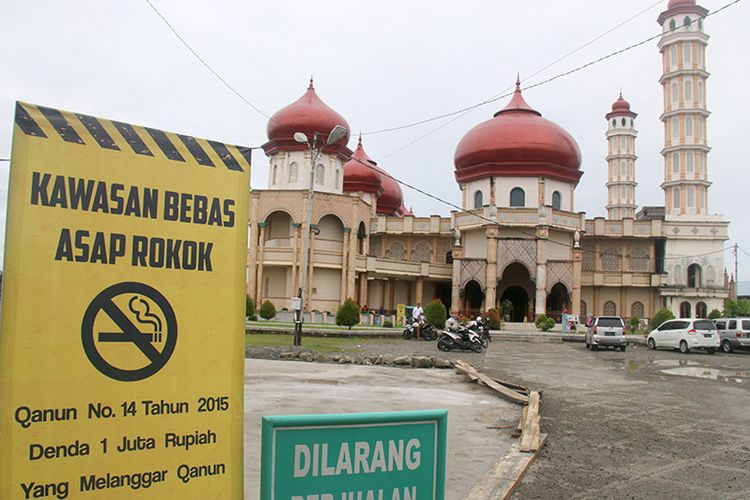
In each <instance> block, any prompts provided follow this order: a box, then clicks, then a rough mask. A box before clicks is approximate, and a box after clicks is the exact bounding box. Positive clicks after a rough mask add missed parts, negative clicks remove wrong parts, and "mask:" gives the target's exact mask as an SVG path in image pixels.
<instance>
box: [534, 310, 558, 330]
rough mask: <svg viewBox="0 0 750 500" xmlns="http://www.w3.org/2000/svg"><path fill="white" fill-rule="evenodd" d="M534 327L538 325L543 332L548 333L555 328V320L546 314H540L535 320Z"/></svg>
mask: <svg viewBox="0 0 750 500" xmlns="http://www.w3.org/2000/svg"><path fill="white" fill-rule="evenodd" d="M534 325H536V327H537V328H539V329H540V330H541V331H543V332H548V331H550V330H552V327H553V326H555V320H554V319H552V318H548V317H547V315H546V314H539V315H538V316H537V317H536V319H535V320H534Z"/></svg>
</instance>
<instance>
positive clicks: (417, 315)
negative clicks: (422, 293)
mask: <svg viewBox="0 0 750 500" xmlns="http://www.w3.org/2000/svg"><path fill="white" fill-rule="evenodd" d="M411 316H412V318H413V319H414V320H415V321H416V322H417V340H419V339H421V338H422V324H423V323H424V309H422V304H421V303H420V302H417V305H416V307H414V309H413V310H412V312H411Z"/></svg>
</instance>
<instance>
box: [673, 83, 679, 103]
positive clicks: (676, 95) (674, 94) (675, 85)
mask: <svg viewBox="0 0 750 500" xmlns="http://www.w3.org/2000/svg"><path fill="white" fill-rule="evenodd" d="M678 95H679V93H678V92H677V82H672V102H677V97H678Z"/></svg>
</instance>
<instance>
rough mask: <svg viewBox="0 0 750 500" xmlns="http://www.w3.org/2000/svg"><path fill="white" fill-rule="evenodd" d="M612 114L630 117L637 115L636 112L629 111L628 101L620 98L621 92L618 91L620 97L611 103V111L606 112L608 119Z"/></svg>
mask: <svg viewBox="0 0 750 500" xmlns="http://www.w3.org/2000/svg"><path fill="white" fill-rule="evenodd" d="M613 116H629V117H631V118H635V117H636V116H638V113H633V112H632V111H630V103H629V102H628V101H626V100H625V99H623V98H622V92H620V97H618V98H617V100H616V101H615V102H614V103H612V111H610V112H609V113H607V115H606V118H607V120H609V119H610V118H612V117H613Z"/></svg>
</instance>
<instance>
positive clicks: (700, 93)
mask: <svg viewBox="0 0 750 500" xmlns="http://www.w3.org/2000/svg"><path fill="white" fill-rule="evenodd" d="M698 104H703V82H698Z"/></svg>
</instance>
